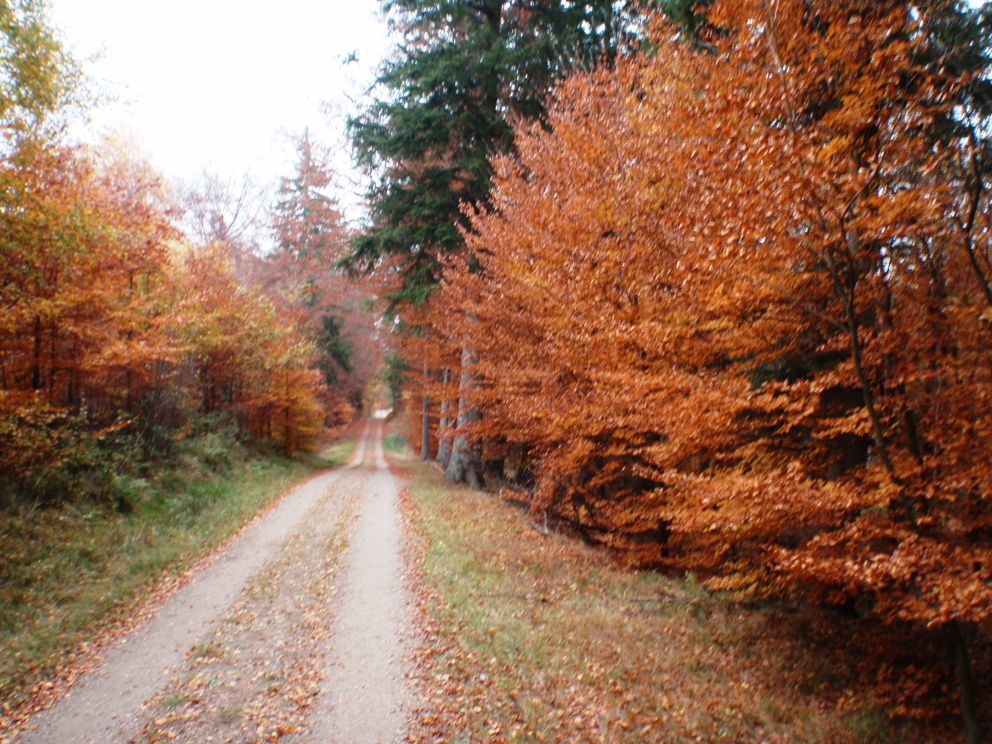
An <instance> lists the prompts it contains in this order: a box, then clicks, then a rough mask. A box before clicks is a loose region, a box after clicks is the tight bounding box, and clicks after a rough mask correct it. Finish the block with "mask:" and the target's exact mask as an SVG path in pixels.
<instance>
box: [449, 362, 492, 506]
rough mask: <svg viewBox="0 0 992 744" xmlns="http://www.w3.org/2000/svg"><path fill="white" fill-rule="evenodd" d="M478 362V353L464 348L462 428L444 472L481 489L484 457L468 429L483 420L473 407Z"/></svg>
mask: <svg viewBox="0 0 992 744" xmlns="http://www.w3.org/2000/svg"><path fill="white" fill-rule="evenodd" d="M474 361H475V354H474V352H473V351H472V350H471V349H469V348H468V347H467V346H466V347H463V348H462V370H461V379H460V380H459V387H458V429H457V433H456V434H455V437H454V442H453V444H452V447H451V459H450V461H449V462H448V467H447V468H446V469H445V471H444V477H445V478H446V479H447V480H449V481H452V482H454V483H468V484H469V485H470V486H472V488H476V489H479V490H481V489H482V488H483V486H484V485H485V484H484V481H483V478H482V455H481V453H480V452H479V446H478V444H477V443H475V442H472V441H470V440H469V438H468V437H467V436H465V432H464V427H465V426H466V425H467V424H470V423H472V422H473V421H478V420H479V417H480V416H479V410H478V409H477V408H475V407H474V406H473V405H472V400H471V397H470V392H471V389H472V371H471V367H472V363H473V362H474Z"/></svg>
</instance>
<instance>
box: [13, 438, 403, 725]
mask: <svg viewBox="0 0 992 744" xmlns="http://www.w3.org/2000/svg"><path fill="white" fill-rule="evenodd" d="M397 491H398V484H397V482H396V479H395V478H394V477H393V476H392V475H391V474H390V473H389V470H388V468H387V467H386V463H385V459H384V457H383V453H382V426H381V424H380V423H370V424H369V425H368V426H367V428H366V430H365V435H364V437H363V438H362V440H361V442H360V443H359V445H358V447H357V448H356V451H355V454H354V456H353V457H352V459H351V462H350V464H349V465H347V466H346V467H344V468H341V469H338V470H335V471H331V472H328V473H325V474H323V475H320V476H317V477H315V478H312V479H311V480H309V481H307V482H305V483H303V484H302V485H300V486H298V487H297V488H296V489H295V490H294V491H292V492H291V493H290V494H289V495H288V496H286V497H285V498H284V499H283V500H282V501H281V502H280V503H279V504H278V505H277V506H276V507H275V508H274V509H272V510H271V511H270V512H269V513H268V514H267V515H266V516H265V517H264V518H263V519H261V520H259V521H258V522H257V523H255V524H253V525H252V526H250V527H249V528H248V529H246V530H245V532H244V533H243V534H242V535H241V536H240V538H239V539H238V540H237V541H235V542H234V543H232V544H230V545H229V546H228V547H227V548H226V549H224V550H223V551H222V552H221V553H220V554H218V556H217V557H216V559H215V560H214V561H213V562H212V563H211V564H210V565H209V567H207V568H206V569H204V570H203V571H202V572H201V573H200V574H199V575H198V576H196V577H195V578H194V579H193V580H192V581H190V583H189V584H188V585H187V586H186V587H185V588H184V589H183V590H182V591H180V592H179V593H177V594H176V595H175V596H174V597H173V598H172V599H171V600H169V602H168V603H166V604H165V606H163V608H162V609H161V610H160V611H159V612H158V613H157V614H156V615H155V616H154V617H153V618H151V619H150V620H149V621H148V622H147V623H146V624H145V625H144V626H143V627H141V628H139V629H138V630H137V631H135V632H134V633H132V634H130V635H129V636H127V637H125V638H123V639H121V641H120V642H119V643H118V644H117V645H115V646H114V647H113V648H111V649H110V650H109V651H108V652H107V653H106V654H105V655H104V663H103V664H102V665H101V666H100V667H99V668H98V669H97V670H95V671H94V672H92V673H90V674H88V675H86V676H85V677H83V678H82V679H81V680H80V682H78V683H77V684H76V685H75V687H73V689H72V690H71V691H70V692H69V693H68V694H67V695H66V696H65V697H64V698H63V699H62V700H60V701H59V702H58V703H56V704H55V705H54V706H53V707H52V708H50V709H49V710H47V711H45V712H43V713H41V714H39V715H37V716H36V717H35V718H34V719H33V720H32V721H31V723H30V728H29V729H28V730H27V731H26V732H25V733H23V734H22V735H21V736H20V737H18V738H17V739H15V740H14V741H17V742H27V743H28V744H74V743H77V742H78V743H79V744H82V743H84V742H85V743H88V742H94V743H95V742H132V741H135V742H148V741H160V740H172V741H186V742H197V743H198V744H199V743H200V742H208V741H215V742H224V741H232V742H234V741H258V740H260V739H261V740H264V739H271V738H273V737H275V736H284V735H289V734H292V737H291V738H292V740H294V741H298V742H301V743H302V742H311V741H312V742H317V741H319V742H356V743H358V742H370V743H371V742H392V741H399V740H401V739H402V738H403V731H404V730H405V725H406V712H405V711H406V710H407V709H408V702H407V692H408V691H407V688H406V685H405V669H404V661H403V658H404V650H405V649H404V640H403V639H404V637H406V636H407V635H409V632H410V628H409V627H408V625H409V623H410V618H409V614H408V613H407V611H406V601H407V600H406V596H405V589H404V583H403V579H402V571H403V565H402V557H401V549H400V545H401V541H402V535H401V528H400V521H399V518H398V516H397V512H396V495H397ZM349 543H350V548H347V549H346V546H347V545H348V544H349Z"/></svg>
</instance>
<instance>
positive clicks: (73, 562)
mask: <svg viewBox="0 0 992 744" xmlns="http://www.w3.org/2000/svg"><path fill="white" fill-rule="evenodd" d="M353 448H354V440H353V439H350V438H346V439H343V440H341V441H339V442H338V443H336V444H334V445H328V446H327V447H325V448H324V449H323V450H321V451H320V452H319V454H316V455H313V454H304V453H297V454H296V455H295V456H294V457H292V458H288V457H285V456H284V455H282V453H281V452H278V451H277V448H274V447H266V446H263V445H260V444H257V443H256V444H248V445H246V444H243V443H241V442H239V441H238V440H237V439H236V438H235V436H234V434H233V431H226V432H225V431H224V430H223V429H221V430H220V431H217V430H214V431H209V432H206V433H202V434H200V435H198V436H194V437H190V438H188V439H184V440H180V441H177V442H175V443H174V446H173V448H172V452H171V456H170V457H169V458H168V459H167V460H164V461H160V462H154V463H152V462H145V463H140V464H139V463H131V467H129V468H122V470H121V471H119V472H116V473H115V474H114V475H113V476H112V478H113V479H114V481H115V483H114V488H113V494H114V498H113V499H100V500H96V499H93V498H92V497H88V496H86V495H85V494H84V495H82V496H80V495H79V494H77V495H76V497H75V498H73V497H72V496H71V495H69V496H68V497H67V498H63V499H60V500H57V501H54V502H50V503H48V504H45V503H42V502H36V503H20V504H17V505H11V506H8V508H7V509H6V510H4V511H3V513H2V519H0V708H2V711H3V715H7V714H10V713H11V712H12V711H16V710H17V709H18V708H19V707H21V706H23V705H24V704H26V703H28V702H30V703H31V704H32V705H38V704H43V703H44V700H45V699H46V697H48V696H49V695H50V694H52V691H53V690H55V689H56V688H58V686H59V685H60V684H61V683H62V682H64V681H65V680H66V679H67V678H68V679H71V678H72V677H74V676H75V675H76V674H77V673H78V672H79V670H80V669H81V668H82V666H83V665H84V664H85V661H86V659H87V658H89V657H90V656H91V654H90V653H89V652H90V651H91V650H92V649H93V647H94V646H99V645H100V644H101V643H104V642H106V641H107V640H108V639H109V638H111V637H114V636H115V635H116V634H117V633H119V632H121V631H122V630H124V629H126V628H128V627H130V626H131V625H132V624H133V623H134V622H135V621H136V620H138V619H140V617H141V616H142V615H143V614H144V611H145V610H147V609H149V608H150V607H153V606H154V605H155V603H156V598H161V596H160V595H168V594H170V593H171V591H173V590H174V589H175V588H177V587H178V586H179V585H180V584H181V583H182V578H183V576H184V574H185V572H187V571H188V570H189V569H190V568H191V567H194V566H195V565H196V564H197V563H198V562H199V561H200V560H202V559H203V558H204V557H205V556H207V555H208V554H209V553H211V552H212V551H213V550H214V549H216V548H217V547H218V546H219V545H220V544H221V543H223V542H224V541H225V540H226V539H228V538H229V537H231V536H232V535H233V534H235V533H236V532H237V531H238V530H239V529H240V528H241V527H242V526H243V525H244V524H245V523H246V522H247V521H249V520H250V519H252V518H253V517H254V516H255V515H257V514H258V513H259V512H261V511H262V510H264V509H265V508H266V507H267V506H268V505H270V504H272V503H274V502H275V501H277V500H278V498H279V497H280V496H281V495H282V494H283V493H285V491H286V489H287V488H288V487H290V486H291V485H293V484H294V483H296V482H298V481H299V480H301V479H302V478H304V477H306V476H307V475H310V474H312V473H313V472H315V471H317V470H320V469H324V468H328V467H333V466H336V465H339V464H341V463H342V462H344V461H345V460H346V459H347V457H348V456H349V455H350V453H351V450H352V449H353Z"/></svg>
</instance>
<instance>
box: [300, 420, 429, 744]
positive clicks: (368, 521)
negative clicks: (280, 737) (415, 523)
mask: <svg viewBox="0 0 992 744" xmlns="http://www.w3.org/2000/svg"><path fill="white" fill-rule="evenodd" d="M375 460H376V468H375V470H374V471H372V472H370V473H368V474H367V477H366V483H365V487H364V489H363V491H364V493H363V496H362V503H361V506H360V514H359V517H358V521H357V524H356V525H355V528H354V531H353V533H352V538H351V540H350V545H349V548H348V553H347V554H346V556H345V566H344V571H343V575H342V583H341V591H340V604H339V605H338V608H337V612H336V614H335V617H336V619H335V623H334V629H333V633H332V636H331V638H332V648H331V650H330V655H329V658H328V660H327V666H326V670H325V681H324V685H323V688H322V691H321V694H320V697H319V699H318V701H317V711H316V715H315V717H314V720H313V724H312V726H311V731H310V732H309V733H308V734H307V735H305V736H303V737H300V738H299V739H296V740H295V741H299V742H308V743H310V742H312V743H313V744H317V743H318V742H320V743H321V744H323V742H341V743H344V742H348V743H349V744H386V743H387V742H394V741H401V740H403V739H404V738H405V732H406V728H407V720H408V713H409V710H410V708H411V700H410V690H409V685H408V683H407V674H406V672H407V669H406V663H405V661H404V657H405V655H406V651H407V647H406V644H405V642H404V637H405V636H406V635H407V632H406V631H407V630H408V628H409V626H410V622H411V621H410V611H409V598H408V597H407V593H406V587H405V583H404V579H403V568H404V566H403V556H402V550H401V543H402V526H401V522H400V518H399V512H398V509H397V496H398V493H399V484H398V482H397V479H396V478H395V477H394V476H393V475H392V474H391V473H390V472H389V469H388V466H387V465H386V460H385V457H384V455H383V451H382V425H381V424H380V426H379V430H378V432H377V435H376V445H375Z"/></svg>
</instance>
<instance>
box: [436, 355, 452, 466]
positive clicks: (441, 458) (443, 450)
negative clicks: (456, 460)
mask: <svg viewBox="0 0 992 744" xmlns="http://www.w3.org/2000/svg"><path fill="white" fill-rule="evenodd" d="M449 375H450V371H449V370H448V368H447V367H445V368H444V393H443V394H442V396H441V424H440V427H439V428H438V432H437V461H438V462H439V463H441V466H442V467H444V468H447V467H448V463H449V462H451V440H450V439H449V438H448V427H449V426H451V419H450V418H449V417H448V413H449V412H450V409H451V404H450V403H448V393H447V390H448V377H449Z"/></svg>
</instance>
